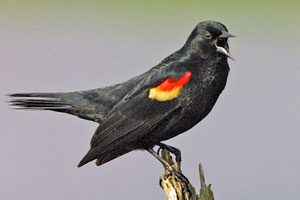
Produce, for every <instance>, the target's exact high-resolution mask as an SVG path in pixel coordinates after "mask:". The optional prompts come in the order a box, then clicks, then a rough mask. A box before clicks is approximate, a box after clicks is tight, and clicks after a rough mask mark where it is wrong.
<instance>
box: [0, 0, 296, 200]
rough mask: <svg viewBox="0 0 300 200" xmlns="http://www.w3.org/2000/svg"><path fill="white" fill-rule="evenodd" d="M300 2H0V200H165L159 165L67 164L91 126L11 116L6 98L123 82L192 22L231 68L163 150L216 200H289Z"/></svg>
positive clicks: (146, 158)
mask: <svg viewBox="0 0 300 200" xmlns="http://www.w3.org/2000/svg"><path fill="white" fill-rule="evenodd" d="M299 10H300V1H296V0H290V1H276V0H273V1H263V2H262V1H234V0H228V1H208V0H206V1H201V0H200V1H199V0H197V1H163V2H161V1H133V0H130V1H120V0H118V1H114V2H111V1H84V3H83V1H68V0H62V1H34V0H27V1H15V0H12V1H0V69H1V73H0V96H1V97H0V98H1V101H0V117H1V122H0V123H1V136H0V160H1V161H0V162H1V165H0V199H1V200H2V199H3V200H11V199H45V200H47V199H49V200H53V199H74V200H75V199H164V198H165V197H164V193H163V191H162V190H161V189H160V187H159V185H158V180H159V176H160V175H161V173H162V167H161V165H160V164H159V163H158V162H157V161H156V160H155V159H154V158H153V157H152V156H150V155H149V154H148V153H147V152H142V151H137V152H132V153H130V154H127V155H125V156H123V157H120V158H119V159H116V160H114V161H112V162H110V163H108V164H105V165H104V166H102V167H96V166H95V165H94V163H93V162H92V163H90V164H88V165H86V166H84V167H82V168H77V167H76V166H77V164H78V162H79V161H80V159H81V158H82V157H83V155H84V154H85V153H86V152H87V150H88V149H89V142H90V138H91V136H92V134H93V132H94V130H95V129H96V127H97V124H96V123H93V122H90V121H84V120H81V119H79V118H76V117H74V116H69V115H66V114H60V113H54V112H26V111H16V110H12V109H11V108H9V107H8V105H7V103H6V102H5V101H6V100H7V97H5V96H4V95H5V94H7V93H12V92H42V91H47V92H55V91H61V92H64V91H74V90H85V89H92V88H97V87H103V86H106V85H109V84H113V83H117V82H122V81H125V80H127V79H129V78H131V77H133V76H136V75H138V74H140V73H142V72H144V71H146V70H148V69H149V68H151V67H152V66H154V65H156V64H157V63H159V62H160V60H161V59H163V58H164V57H166V56H167V55H169V54H171V53H172V52H174V51H175V50H177V49H179V48H180V47H181V46H182V45H183V44H184V42H185V40H186V38H187V37H188V35H189V34H190V32H191V31H192V29H193V28H194V27H195V25H196V24H197V23H198V22H200V21H203V20H211V19H213V20H216V21H220V22H222V23H224V24H225V25H226V26H227V28H228V29H229V31H230V33H232V34H234V35H237V36H238V37H237V38H231V39H230V41H229V42H230V47H231V53H232V54H233V56H234V57H235V59H236V61H231V60H229V64H230V66H231V71H230V75H229V78H228V84H227V86H226V88H225V90H224V92H223V93H222V94H221V96H220V98H219V100H218V102H217V104H216V106H215V107H214V109H213V110H212V112H211V113H210V114H209V116H208V117H206V118H205V119H204V120H203V121H202V122H201V123H200V124H198V125H197V126H196V127H194V128H193V129H192V130H190V131H188V132H187V133H185V134H182V135H180V136H178V137H176V138H174V139H171V140H169V141H168V142H167V143H168V144H171V145H174V146H176V147H178V148H180V149H181V150H182V154H183V172H184V174H185V175H186V176H187V177H189V179H190V181H191V182H192V183H193V184H194V185H195V186H196V187H197V189H199V178H198V172H197V167H198V163H200V162H201V163H202V164H203V167H204V170H205V172H206V179H207V182H208V183H212V188H213V190H214V192H215V199H228V200H241V199H243V200H252V199H256V200H265V199H298V198H299V194H298V193H299V192H298V189H299V185H300V135H299V132H300V109H299V108H300V101H299V98H300V94H299V91H300V84H299V81H300V66H299V65H300V56H299V52H300V49H299V45H300V42H299V41H300V40H299V36H300V15H299Z"/></svg>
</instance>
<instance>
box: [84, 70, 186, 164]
mask: <svg viewBox="0 0 300 200" xmlns="http://www.w3.org/2000/svg"><path fill="white" fill-rule="evenodd" d="M169 72H171V71H169ZM167 74H170V76H168V75H167ZM171 74H172V75H171ZM182 74H183V75H182ZM157 75H158V74H157V73H156V72H153V73H152V74H150V77H147V79H145V81H146V82H144V83H142V85H143V86H139V88H141V89H140V90H137V91H136V92H135V93H132V95H131V96H130V97H127V98H125V100H124V102H123V103H122V104H121V105H118V106H117V107H116V108H114V109H113V110H112V111H111V112H110V113H109V114H108V115H107V116H106V117H105V119H104V120H103V121H102V123H101V124H100V126H99V127H98V129H97V130H96V132H95V134H94V136H93V138H92V141H91V149H90V151H89V152H88V153H87V154H86V156H85V157H84V158H83V159H82V160H81V162H80V164H79V165H78V166H79V167H80V166H82V165H84V164H86V163H88V162H90V161H92V160H94V159H96V158H98V157H99V156H103V155H105V154H107V153H109V152H110V151H112V150H115V149H117V148H121V147H122V148H126V146H128V148H130V145H131V144H132V143H133V142H135V141H137V140H139V139H140V138H142V137H144V136H146V135H147V134H148V133H149V132H151V131H152V130H153V129H155V128H156V127H157V126H158V125H159V123H160V122H161V121H162V120H164V119H165V118H167V117H169V116H170V115H171V114H172V113H174V112H175V111H177V110H178V109H180V107H181V100H180V98H177V97H179V95H180V90H181V88H182V87H184V85H185V84H186V83H188V81H189V80H190V78H191V73H190V72H189V71H186V72H185V73H181V72H180V75H179V74H178V73H176V72H175V71H172V73H166V74H165V76H161V74H159V76H157ZM145 87H146V88H145ZM162 134H163V133H162Z"/></svg>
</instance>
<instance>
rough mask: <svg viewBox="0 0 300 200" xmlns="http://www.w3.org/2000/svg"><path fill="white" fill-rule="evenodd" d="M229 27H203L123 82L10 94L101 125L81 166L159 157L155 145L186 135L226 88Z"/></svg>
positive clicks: (16, 101)
mask: <svg viewBox="0 0 300 200" xmlns="http://www.w3.org/2000/svg"><path fill="white" fill-rule="evenodd" d="M228 37H232V35H231V34H229V33H228V31H227V28H226V27H225V26H224V25H223V24H221V23H219V22H215V21H205V22H201V23H199V24H198V25H197V26H196V27H195V29H194V30H193V31H192V33H191V35H190V36H189V37H188V39H187V41H186V43H185V44H184V46H183V47H182V48H181V49H179V50H178V51H176V52H175V53H173V54H171V55H170V56H168V57H167V58H165V59H164V60H163V61H161V62H160V63H159V64H158V65H156V66H155V67H153V68H152V69H150V70H149V71H147V72H145V73H143V74H141V75H139V76H137V77H135V78H132V79H130V80H128V81H126V82H124V83H120V84H116V85H112V86H108V87H104V88H99V89H94V90H87V91H79V92H70V93H17V94H11V95H10V96H11V97H12V99H11V104H12V105H13V106H18V107H21V108H24V109H28V110H31V109H38V110H52V111H57V112H64V113H68V114H72V115H76V116H78V117H80V118H83V119H87V120H92V121H95V122H97V123H99V127H98V128H97V130H96V132H95V134H94V136H93V137H92V140H91V148H90V150H89V151H88V153H87V154H86V155H85V156H84V158H83V159H82V160H81V161H80V163H79V165H78V167H80V166H82V165H84V164H86V163H88V162H90V161H92V160H94V159H97V162H96V163H97V165H102V164H104V163H106V162H108V161H111V160H113V159H115V158H117V157H119V156H121V155H124V154H126V153H128V152H130V151H132V150H136V149H145V150H148V151H149V152H150V153H152V154H155V153H154V151H153V150H152V148H153V147H154V146H155V145H158V146H161V147H162V148H168V149H170V150H172V151H173V152H175V153H176V152H177V154H179V153H178V151H177V149H176V148H172V147H170V146H167V145H165V144H162V143H161V141H164V140H168V139H170V138H172V137H175V136H176V135H178V134H180V133H183V132H185V131H187V130H188V129H190V128H192V127H193V126H194V125H196V124H197V123H198V122H200V121H201V120H202V119H203V118H204V117H205V116H206V115H207V114H208V113H209V112H210V110H211V109H212V108H213V106H214V104H215V102H216V101H217V99H218V97H219V95H220V93H221V92H222V90H223V89H224V87H225V84H226V80H227V76H228V72H229V66H228V63H227V57H230V58H231V55H230V53H229V47H228V43H227V39H228Z"/></svg>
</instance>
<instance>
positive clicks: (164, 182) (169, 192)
mask: <svg viewBox="0 0 300 200" xmlns="http://www.w3.org/2000/svg"><path fill="white" fill-rule="evenodd" d="M162 158H163V159H164V160H165V161H167V162H168V163H169V164H170V165H171V166H172V167H173V168H174V169H176V170H178V171H180V172H181V170H180V166H178V164H177V163H176V162H174V161H173V159H172V157H171V156H170V152H169V151H167V150H162ZM199 176H200V185H201V189H200V193H199V195H198V194H197V193H196V191H195V187H194V186H193V185H192V184H191V183H190V182H189V181H187V182H186V181H184V180H181V179H180V178H178V177H177V176H176V174H174V173H170V171H169V170H168V169H167V168H164V174H163V175H162V176H161V177H160V180H161V187H162V188H163V190H164V192H165V194H166V199H167V200H214V195H213V192H212V190H211V185H210V184H209V185H206V183H205V178H204V172H203V169H202V166H201V164H199Z"/></svg>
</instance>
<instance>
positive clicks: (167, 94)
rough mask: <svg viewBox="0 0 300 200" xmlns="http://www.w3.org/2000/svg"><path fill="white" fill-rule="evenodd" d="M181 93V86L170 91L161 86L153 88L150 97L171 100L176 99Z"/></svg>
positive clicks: (158, 99)
mask: <svg viewBox="0 0 300 200" xmlns="http://www.w3.org/2000/svg"><path fill="white" fill-rule="evenodd" d="M179 94H180V88H179V87H174V88H173V89H172V90H169V91H163V90H160V89H159V88H157V87H156V88H151V89H150V91H149V96H148V97H149V98H150V99H155V100H157V101H169V100H171V99H174V98H176V97H178V96H179Z"/></svg>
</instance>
